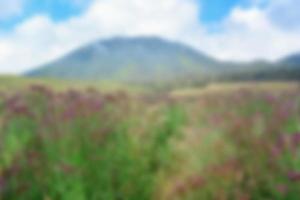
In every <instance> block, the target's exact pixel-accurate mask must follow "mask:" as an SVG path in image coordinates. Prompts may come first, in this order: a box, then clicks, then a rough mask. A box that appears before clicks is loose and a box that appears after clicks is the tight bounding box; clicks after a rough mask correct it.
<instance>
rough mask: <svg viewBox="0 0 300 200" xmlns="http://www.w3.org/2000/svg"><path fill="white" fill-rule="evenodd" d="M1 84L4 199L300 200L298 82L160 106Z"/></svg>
mask: <svg viewBox="0 0 300 200" xmlns="http://www.w3.org/2000/svg"><path fill="white" fill-rule="evenodd" d="M0 80H1V81H2V82H4V83H5V84H6V89H3V91H2V94H1V98H0V127H1V129H0V137H1V140H0V141H1V142H0V148H1V151H0V196H1V199H26V200H27V199H47V200H50V199H63V200H69V199H72V200H77V199H78V200H81V199H95V200H98V199H103V200H115V199H116V200H118V199H130V200H147V199H162V200H164V199H166V200H169V199H170V200H173V199H175V200H176V199H180V200H181V199H183V200H189V199H191V200H193V199H195V200H198V199H208V200H209V199H275V200H276V199H278V200H280V199H291V200H293V199H295V200H296V199H299V194H300V168H299V166H300V157H299V156H300V107H299V106H300V91H299V87H298V84H297V83H289V84H287V83H275V84H274V83H273V84H271V83H265V84H263V83H260V84H257V83H248V84H233V85H229V84H227V85H225V86H223V88H222V86H221V85H213V86H208V88H206V89H203V91H205V92H203V91H200V90H190V91H192V92H190V91H189V92H186V90H177V91H174V92H169V93H160V94H159V95H157V94H154V93H153V92H151V93H145V92H142V93H136V92H133V91H131V92H128V91H127V92H126V91H125V92H121V91H114V92H109V93H106V92H102V91H101V90H100V89H99V88H98V87H96V86H95V88H96V89H91V88H90V87H89V89H84V88H85V87H86V85H85V84H80V87H77V86H76V85H74V84H70V86H71V87H69V85H68V84H67V83H63V84H61V83H60V82H55V83H53V84H52V82H51V81H49V82H48V81H45V80H41V82H40V80H39V81H37V80H28V79H17V78H16V79H11V78H1V79H0ZM56 84H57V85H56ZM77 84H78V83H77ZM20 85H22V87H23V88H22V89H23V90H22V91H21V90H20ZM50 85H53V86H51V87H50ZM74 86H75V87H74ZM8 88H9V89H8ZM62 88H63V89H62ZM70 88H79V89H76V90H74V89H70ZM216 88H217V89H216ZM98 90H100V91H101V92H99V91H98ZM207 91H209V92H207ZM220 91H222V92H220ZM191 97H192V98H191Z"/></svg>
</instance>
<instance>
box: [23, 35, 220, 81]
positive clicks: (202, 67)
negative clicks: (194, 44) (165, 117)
mask: <svg viewBox="0 0 300 200" xmlns="http://www.w3.org/2000/svg"><path fill="white" fill-rule="evenodd" d="M219 65H220V63H219V62H217V61H216V60H214V59H213V58H210V57H208V56H206V55H204V54H202V53H199V52H197V51H196V50H194V49H192V48H190V47H188V46H185V45H183V44H180V43H176V42H171V41H167V40H163V39H161V38H157V37H136V38H113V39H109V40H104V41H97V42H94V43H91V44H88V45H86V46H84V47H82V48H79V49H78V50H76V51H73V52H71V53H69V54H68V55H66V56H64V57H62V58H60V59H58V60H56V61H53V62H51V63H49V64H46V65H44V66H41V67H39V68H38V69H36V70H33V71H30V72H29V73H27V75H28V76H38V77H55V78H64V79H83V80H121V81H143V82H149V81H150V82H151V81H161V80H164V81H165V80H173V79H174V78H179V79H180V78H184V77H187V76H188V77H205V76H208V75H209V74H211V73H213V71H216V70H218V67H219Z"/></svg>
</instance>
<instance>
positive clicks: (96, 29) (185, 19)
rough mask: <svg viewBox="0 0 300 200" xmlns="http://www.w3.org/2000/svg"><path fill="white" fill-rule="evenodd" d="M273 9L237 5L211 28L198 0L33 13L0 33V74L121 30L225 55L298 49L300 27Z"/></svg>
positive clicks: (269, 55)
mask: <svg viewBox="0 0 300 200" xmlns="http://www.w3.org/2000/svg"><path fill="white" fill-rule="evenodd" d="M255 1H256V2H258V1H260V0H255ZM263 1H265V0H263ZM276 1H281V0H276ZM288 1H293V0H288ZM294 1H296V0H294ZM272 2H273V1H272ZM275 8H276V4H270V3H269V4H268V6H266V7H261V6H258V4H253V5H252V6H251V7H248V8H241V7H236V8H234V9H233V10H232V12H231V13H230V15H229V16H228V17H226V18H225V19H224V20H223V21H221V22H219V23H218V24H217V31H215V32H211V31H209V28H208V27H207V25H205V24H203V23H201V22H200V21H199V12H201V10H200V8H199V4H198V3H197V0H164V1H161V0H143V1H142V0H128V1H124V0H95V1H94V2H93V3H92V4H91V5H90V6H89V8H88V9H86V11H85V12H84V13H83V14H81V15H80V16H76V17H72V18H70V19H68V20H66V21H63V22H54V21H53V20H51V19H50V18H49V17H48V16H46V15H36V16H33V17H31V18H29V19H27V20H26V21H24V22H22V23H21V24H19V25H18V26H16V28H15V29H14V30H13V31H12V32H10V33H9V34H6V35H0V73H1V72H2V73H20V72H23V71H26V70H28V69H31V68H32V67H34V66H39V65H41V64H43V63H46V62H48V61H51V60H53V59H55V58H57V57H59V56H62V55H63V54H65V53H66V52H68V51H71V50H72V49H74V48H77V47H79V46H81V45H83V44H85V43H88V42H91V41H93V40H96V39H103V38H109V37H113V36H119V35H122V36H124V35H125V36H137V35H157V36H161V37H164V38H168V39H172V40H177V41H181V42H184V43H187V44H189V45H191V46H193V47H195V48H197V49H199V50H200V51H203V52H205V53H207V54H209V55H212V56H214V57H217V58H219V59H224V60H231V59H233V60H251V59H260V58H264V59H269V60H275V59H278V58H280V57H282V56H285V55H287V54H289V53H292V52H294V51H299V50H300V32H299V31H298V29H295V28H293V29H291V30H287V29H286V28H284V27H283V26H281V25H278V24H277V23H279V22H278V20H276V18H274V17H273V15H272V14H271V13H272V12H271V11H272V10H273V9H275ZM287 15H288V13H287ZM299 20H300V19H299ZM295 24H297V23H295Z"/></svg>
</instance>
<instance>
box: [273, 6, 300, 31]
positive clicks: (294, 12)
mask: <svg viewBox="0 0 300 200" xmlns="http://www.w3.org/2000/svg"><path fill="white" fill-rule="evenodd" d="M267 14H268V15H269V17H270V18H271V20H272V21H273V22H274V23H275V24H276V25H278V26H280V27H282V28H285V29H300V4H299V0H273V1H272V2H270V6H269V8H268V10H267Z"/></svg>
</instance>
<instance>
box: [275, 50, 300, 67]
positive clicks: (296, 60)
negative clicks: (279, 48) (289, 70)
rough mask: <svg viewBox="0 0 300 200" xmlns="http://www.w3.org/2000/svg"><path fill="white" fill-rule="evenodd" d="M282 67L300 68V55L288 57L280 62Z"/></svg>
mask: <svg viewBox="0 0 300 200" xmlns="http://www.w3.org/2000/svg"><path fill="white" fill-rule="evenodd" d="M280 63H281V64H282V65H286V66H287V65H288V66H295V67H300V53H298V54H294V55H291V56H288V57H286V58H283V59H281V60H280Z"/></svg>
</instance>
